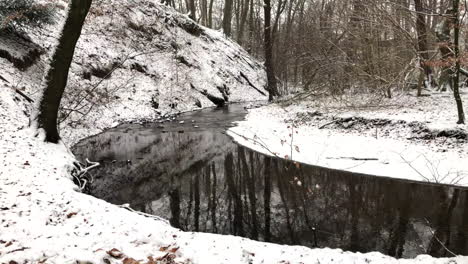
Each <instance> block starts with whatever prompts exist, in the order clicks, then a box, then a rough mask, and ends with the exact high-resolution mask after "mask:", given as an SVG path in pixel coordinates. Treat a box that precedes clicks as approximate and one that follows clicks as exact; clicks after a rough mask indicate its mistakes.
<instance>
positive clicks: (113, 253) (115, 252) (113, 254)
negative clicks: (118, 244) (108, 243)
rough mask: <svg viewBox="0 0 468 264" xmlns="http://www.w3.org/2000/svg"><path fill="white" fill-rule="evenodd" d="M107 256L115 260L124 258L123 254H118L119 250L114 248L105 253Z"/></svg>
mask: <svg viewBox="0 0 468 264" xmlns="http://www.w3.org/2000/svg"><path fill="white" fill-rule="evenodd" d="M107 254H109V256H111V257H113V258H116V259H121V258H123V257H124V253H122V252H120V250H118V249H116V248H113V249H111V250H109V251H107Z"/></svg>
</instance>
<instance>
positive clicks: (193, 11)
mask: <svg viewBox="0 0 468 264" xmlns="http://www.w3.org/2000/svg"><path fill="white" fill-rule="evenodd" d="M187 4H188V7H187V9H188V10H190V15H189V17H190V18H191V19H192V20H193V21H197V8H196V6H195V0H188V1H187Z"/></svg>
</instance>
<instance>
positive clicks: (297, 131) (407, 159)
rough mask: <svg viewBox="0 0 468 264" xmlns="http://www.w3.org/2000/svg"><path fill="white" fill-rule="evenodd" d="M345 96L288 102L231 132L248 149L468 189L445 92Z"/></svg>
mask: <svg viewBox="0 0 468 264" xmlns="http://www.w3.org/2000/svg"><path fill="white" fill-rule="evenodd" d="M356 97H358V98H356ZM346 98H352V99H349V100H345V99H338V98H331V97H322V98H312V99H310V100H305V101H300V102H296V101H294V100H291V101H289V102H288V103H281V104H273V105H269V106H266V107H262V108H258V109H252V110H250V112H249V114H248V117H247V120H246V121H241V122H239V123H238V126H237V127H234V128H232V129H230V131H229V134H230V135H231V136H233V137H234V139H235V140H236V141H238V142H240V143H241V144H243V145H246V146H248V147H250V148H253V149H256V150H258V151H261V152H263V153H266V154H270V155H276V156H280V157H283V158H288V159H291V158H292V159H293V160H295V161H298V162H303V163H308V164H313V165H318V166H323V167H329V168H335V169H341V170H347V171H353V172H359V173H367V174H372V175H379V176H386V177H392V178H400V179H410V180H416V181H428V182H436V183H444V184H454V185H460V186H468V162H466V159H467V157H468V144H467V138H466V133H467V125H457V124H456V122H457V115H456V107H455V103H454V100H453V97H452V96H451V95H450V94H437V93H434V94H432V95H431V96H429V97H421V98H417V97H414V96H410V95H401V96H399V97H397V98H393V99H385V100H382V101H379V102H376V100H377V99H376V98H372V97H370V96H362V97H360V96H359V95H356V96H355V97H354V98H353V97H346ZM463 99H464V100H465V102H467V101H468V95H466V94H463ZM465 109H466V110H467V109H468V108H467V107H466V104H465ZM466 110H465V112H466ZM457 137H458V138H457ZM460 137H461V138H460ZM463 137H465V138H463Z"/></svg>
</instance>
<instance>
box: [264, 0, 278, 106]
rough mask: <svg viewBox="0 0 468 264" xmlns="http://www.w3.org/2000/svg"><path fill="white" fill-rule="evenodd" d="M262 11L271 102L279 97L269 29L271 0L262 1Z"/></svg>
mask: <svg viewBox="0 0 468 264" xmlns="http://www.w3.org/2000/svg"><path fill="white" fill-rule="evenodd" d="M263 11H264V16H265V24H264V49H265V68H266V73H267V90H268V93H269V100H270V101H272V100H273V98H274V97H275V96H278V95H279V92H278V85H277V82H276V76H275V65H274V60H273V39H272V29H271V0H263Z"/></svg>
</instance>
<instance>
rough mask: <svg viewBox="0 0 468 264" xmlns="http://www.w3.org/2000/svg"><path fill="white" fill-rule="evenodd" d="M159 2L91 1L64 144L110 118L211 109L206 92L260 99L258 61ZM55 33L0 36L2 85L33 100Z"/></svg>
mask: <svg viewBox="0 0 468 264" xmlns="http://www.w3.org/2000/svg"><path fill="white" fill-rule="evenodd" d="M158 2H159V1H154V0H145V1H117V0H113V1H95V2H94V3H93V6H92V9H91V11H90V14H89V16H88V18H87V21H86V24H85V27H84V29H83V34H82V36H81V38H80V40H79V43H78V46H77V48H76V52H75V57H74V60H73V65H72V68H71V71H70V76H69V83H68V87H67V91H66V94H65V96H64V100H63V104H62V106H63V109H62V117H67V118H66V119H65V120H64V121H63V122H62V129H63V130H64V133H63V137H64V140H65V141H67V142H76V140H78V139H79V138H82V137H83V136H84V135H89V133H90V132H91V133H96V132H98V131H100V130H101V129H102V128H105V127H109V126H112V123H113V122H115V121H116V120H117V121H120V120H132V119H137V118H138V119H141V118H154V117H158V116H160V115H163V114H167V113H174V112H179V111H186V110H192V109H197V108H200V107H208V106H213V105H214V104H213V103H212V102H211V101H210V100H208V98H207V96H205V95H203V94H202V93H203V92H204V91H206V92H207V93H208V94H210V95H212V96H214V97H217V98H223V95H224V97H226V99H228V100H229V101H230V102H234V101H245V100H264V99H266V97H265V94H266V91H265V90H264V86H265V82H266V77H265V73H264V69H263V66H262V65H261V64H260V63H259V62H258V61H257V60H255V59H252V58H251V57H250V56H249V55H248V53H247V52H246V51H245V50H244V49H242V48H241V47H240V46H239V45H238V44H236V43H234V42H233V41H231V40H229V39H226V38H225V37H224V36H223V34H222V33H220V32H218V31H214V30H211V29H208V28H205V27H202V26H199V25H198V24H196V23H194V22H193V21H192V20H190V19H189V18H187V16H185V15H182V14H179V13H177V12H175V11H174V10H173V9H172V8H169V7H166V6H164V5H160V4H159V3H158ZM62 5H63V3H62ZM64 8H65V7H63V9H64ZM61 12H62V13H63V11H61ZM62 13H60V15H62V16H63V14H62ZM59 20H63V18H60V19H59ZM59 24H60V23H59ZM57 28H59V27H58V25H52V26H48V27H46V28H44V29H39V30H38V29H34V30H29V31H28V36H29V37H30V40H27V39H24V38H19V37H17V36H15V35H12V34H4V36H2V38H1V39H0V69H1V76H2V77H3V78H4V79H6V80H7V81H8V82H9V83H5V81H0V83H1V84H2V85H6V86H9V87H15V88H18V89H21V90H24V92H25V93H26V94H28V95H30V96H31V97H32V98H33V99H34V98H36V97H37V95H38V90H39V88H40V82H41V78H42V75H43V73H44V69H45V67H46V64H47V61H48V54H49V53H50V50H51V49H52V47H53V45H54V43H55V38H56V35H57V34H58V32H57ZM244 76H245V77H244ZM247 79H248V81H247ZM249 82H250V83H251V84H252V85H250V84H249ZM253 86H254V87H255V88H254V87H253ZM70 128H73V131H71V129H70ZM89 129H90V130H89ZM77 130H79V131H80V132H78V131H77Z"/></svg>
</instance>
